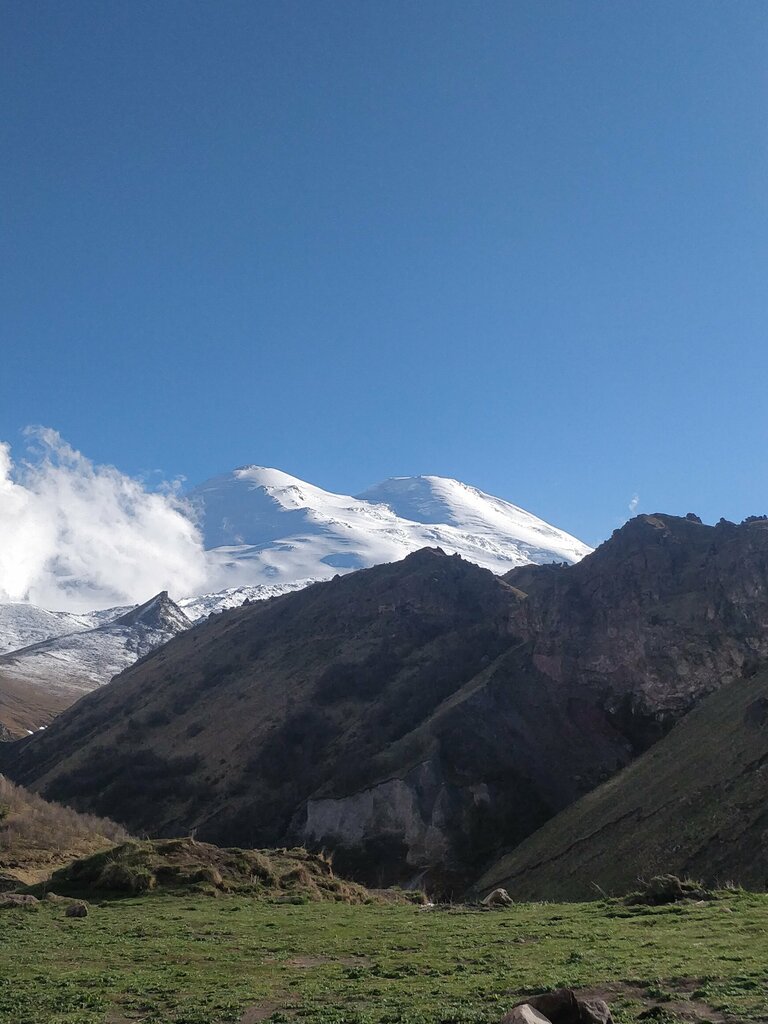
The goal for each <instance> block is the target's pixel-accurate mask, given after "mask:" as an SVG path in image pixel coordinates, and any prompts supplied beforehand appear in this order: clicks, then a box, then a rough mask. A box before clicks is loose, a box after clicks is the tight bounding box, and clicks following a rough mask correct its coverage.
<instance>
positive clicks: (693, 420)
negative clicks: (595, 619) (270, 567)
mask: <svg viewBox="0 0 768 1024" xmlns="http://www.w3.org/2000/svg"><path fill="white" fill-rule="evenodd" d="M0 12H1V15H2V31H0V47H1V49H0V103H1V104H2V119H1V122H2V127H1V128H0V137H1V139H2V150H3V153H4V154H5V159H4V160H3V161H2V167H1V168H0V204H1V209H2V221H1V222H0V258H1V259H2V275H1V277H0V355H2V363H1V364H0V366H1V367H2V370H1V373H2V376H1V377H0V439H3V440H7V441H10V442H11V443H12V444H13V445H14V450H16V451H19V452H20V450H21V438H20V433H19V432H20V430H21V428H23V427H24V426H26V425H27V424H31V423H42V424H46V425H48V426H51V427H54V428H56V429H57V430H59V431H60V432H61V433H62V434H63V435H64V437H65V438H66V439H67V440H68V441H70V442H71V443H72V444H73V445H75V446H76V447H77V448H79V449H81V450H82V451H83V452H84V453H85V454H87V455H88V456H90V457H91V458H93V459H95V460H96V461H100V462H109V463H113V464H115V465H117V466H118V467H119V468H120V469H122V470H124V471H126V472H129V473H131V474H139V473H145V472H149V471H154V470H159V471H160V473H161V474H162V475H165V476H168V477H173V476H176V475H179V474H182V475H184V476H186V477H187V478H188V479H189V481H190V482H191V483H197V482H199V481H201V480H202V479H204V478H206V477H208V476H211V475H213V474H215V473H218V472H223V471H225V470H227V469H230V468H232V467H234V466H236V465H240V464H243V463H259V464H263V465H275V466H278V467H280V468H282V469H284V470H286V471H288V472H291V473H294V474H296V475H297V476H301V477H304V478H305V479H309V480H311V481H312V482H315V483H317V484H319V485H321V486H324V487H327V488H329V489H336V490H340V491H345V492H355V491H357V490H361V489H363V488H364V487H366V486H367V485H369V484H372V483H374V482H376V481H378V480H380V479H383V478H385V477H387V476H391V475H405V474H416V473H438V474H442V475H447V476H456V477H458V478H460V479H463V480H465V481H467V482H469V483H474V484H476V485H477V486H480V487H482V488H483V489H485V490H488V491H491V492H492V493H496V494H499V495H501V496H503V497H506V498H509V499H511V500H512V501H515V502H517V503H518V504H522V505H524V506H525V507H528V508H530V509H531V510H532V511H534V512H535V513H537V514H538V515H541V516H543V517H544V518H546V519H549V520H550V521H553V522H555V523H556V524H558V525H560V526H562V527H563V528H565V529H569V530H570V531H571V532H573V533H575V534H577V535H578V536H580V537H582V538H583V539H584V540H586V541H588V542H593V543H594V542H596V541H599V540H600V539H602V538H603V537H605V536H607V535H608V534H609V533H610V531H611V530H612V529H613V528H614V527H615V526H617V525H618V524H619V523H620V522H621V521H622V520H623V519H624V518H626V516H627V515H628V514H629V513H628V505H629V503H630V500H631V499H632V497H633V495H635V494H637V495H638V496H639V505H638V508H639V509H640V510H641V511H655V510H667V511H672V512H679V513H685V512H687V511H689V510H693V511H696V512H698V513H699V514H701V515H702V516H703V517H704V518H705V519H708V520H716V519H717V518H719V517H720V516H721V515H724V516H726V517H728V518H734V519H740V518H742V517H743V516H745V515H747V514H749V513H762V512H766V511H768V478H767V477H766V472H765V459H766V448H767V443H768V412H767V411H766V402H765V394H766V383H768V331H767V328H768V288H766V282H767V281H768V274H767V271H768V258H767V257H768V233H767V232H766V227H767V226H768V217H767V212H768V191H767V190H766V182H767V181H768V177H767V174H766V171H767V170H768V160H767V159H766V153H767V146H766V142H767V131H766V128H767V123H768V62H766V60H765V55H766V52H767V47H768V6H767V5H766V4H765V3H763V2H762V0H761V2H752V0H740V2H739V3H727V2H708V0H693V2H687V0H675V2H673V3H649V2H646V0H643V2H632V0H622V2H621V3H605V2H602V0H601V2H591V0H573V2H559V0H515V2H509V0H504V2H494V0H483V2H474V0H466V2H462V3H456V2H453V0H423V2H417V3H414V2H412V0H407V2H400V0H380V2H379V0H364V2H360V0H355V2H348V0H332V2H331V0H305V2H291V0H284V2H277V0H275V2H265V3H254V2H250V0H249V2H243V3H240V2H234V0H223V2H206V3H199V2H195V0H184V2H175V0H163V2H160V3H156V2H152V3H143V2H139V0H133V2H131V3H128V4H125V3H123V2H120V3H117V2H113V0H99V2H98V3H96V2H93V3H91V2H87V0H78V2H77V3H73V4H61V3H59V2H58V0H57V2H46V0H36V2H34V3H7V2H5V3H3V4H2V6H1V7H0Z"/></svg>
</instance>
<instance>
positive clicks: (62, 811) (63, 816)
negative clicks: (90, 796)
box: [0, 775, 128, 888]
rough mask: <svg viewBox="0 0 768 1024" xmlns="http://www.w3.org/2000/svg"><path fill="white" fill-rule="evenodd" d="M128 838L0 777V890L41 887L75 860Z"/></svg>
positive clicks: (113, 827)
mask: <svg viewBox="0 0 768 1024" xmlns="http://www.w3.org/2000/svg"><path fill="white" fill-rule="evenodd" d="M127 838H128V836H127V833H126V831H125V829H123V828H122V827H121V826H119V825H116V824H115V823H114V822H112V821H105V820H103V819H101V818H95V817H94V816H93V815H83V814H77V813H76V812H75V811H73V810H71V809H70V808H68V807H62V806H60V805H58V804H52V803H49V802H48V801H47V800H43V799H42V798H41V797H39V796H38V795H37V794H36V793H30V792H29V791H28V790H26V789H24V787H23V786H15V785H14V784H13V783H12V782H11V781H10V780H9V779H6V778H4V777H3V776H2V775H0V888H4V887H8V886H9V885H10V884H11V879H14V878H16V879H18V881H19V882H20V883H24V884H31V883H34V882H38V881H41V880H42V879H44V878H47V877H48V875H50V873H51V872H52V871H53V870H55V869H56V868H60V867H62V866H63V865H65V864H69V863H70V862H71V861H72V860H74V859H75V858H77V857H85V856H87V855H89V854H91V853H95V852H96V851H98V850H104V849H108V848H109V847H111V846H113V845H114V844H115V843H120V842H124V841H125V840H126V839H127ZM3 878H4V879H5V880H6V883H3Z"/></svg>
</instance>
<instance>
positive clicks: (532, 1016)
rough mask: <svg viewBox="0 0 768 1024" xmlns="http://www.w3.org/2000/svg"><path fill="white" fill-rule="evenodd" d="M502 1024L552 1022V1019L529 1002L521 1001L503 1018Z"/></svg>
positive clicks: (549, 1023) (541, 1023) (544, 1023)
mask: <svg viewBox="0 0 768 1024" xmlns="http://www.w3.org/2000/svg"><path fill="white" fill-rule="evenodd" d="M501 1024H551V1021H550V1020H549V1018H548V1017H545V1016H544V1014H543V1013H539V1011H538V1010H536V1009H534V1007H533V1006H531V1005H530V1004H529V1003H520V1004H519V1005H518V1006H513V1007H512V1009H511V1010H510V1011H509V1013H506V1014H505V1015H504V1016H503V1017H502V1018H501Z"/></svg>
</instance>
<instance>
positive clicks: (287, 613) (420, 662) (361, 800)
mask: <svg viewBox="0 0 768 1024" xmlns="http://www.w3.org/2000/svg"><path fill="white" fill-rule="evenodd" d="M767 625H768V528H767V524H765V523H762V522H756V523H748V524H744V525H742V526H738V527H736V526H733V525H731V524H723V525H721V526H718V527H707V526H703V525H702V524H700V523H698V522H695V521H692V520H687V519H678V518H674V517H670V516H642V517H639V518H638V519H636V520H633V521H632V522H630V523H629V524H627V525H626V526H625V527H624V528H623V529H622V530H620V531H618V532H617V533H616V534H615V535H614V536H613V537H612V538H611V539H610V540H609V541H608V542H606V544H604V545H603V546H602V547H601V548H600V549H598V551H597V552H595V553H594V554H593V555H591V556H589V557H588V558H586V559H584V561H583V562H581V563H579V564H578V565H575V566H567V567H566V566H541V567H535V566H534V567H526V568H523V569H518V570H515V571H513V572H512V573H510V574H509V575H508V576H507V577H506V579H504V580H502V579H500V578H499V577H495V576H493V575H492V574H491V573H490V572H488V571H486V570H483V569H480V568H478V567H477V566H474V565H471V564H469V563H466V562H464V561H462V560H461V559H460V558H458V557H456V556H452V557H448V556H446V555H443V554H442V553H441V552H439V551H435V550H425V551H421V552H417V553H415V554H414V555H411V556H409V557H408V558H406V559H404V560H403V561H402V562H399V563H395V564H392V565H385V566H378V567H376V568H374V569H369V570H364V571H361V572H358V573H354V574H352V575H350V576H346V577H343V578H338V579H335V580H332V581H329V582H328V583H324V584H317V585H316V586H314V587H310V588H309V589H308V590H306V591H302V592H299V593H296V594H289V595H286V596H284V597H280V598H276V599H274V600H272V601H268V602H265V603H263V604H261V605H252V606H250V607H245V608H239V609H235V610H232V611H229V612H226V613H224V614H222V615H219V616H215V617H214V618H212V619H211V620H209V621H208V622H206V623H203V624H201V625H199V626H197V627H195V628H194V629H191V630H188V631H186V632H185V633H183V634H181V635H180V636H179V637H177V638H176V639H174V640H172V641H171V642H170V643H169V644H167V645H165V646H164V647H163V648H161V649H160V650H158V651H156V652H155V653H154V654H152V655H150V656H149V657H147V658H145V659H144V660H143V661H142V662H141V663H139V664H138V665H135V666H133V667H132V668H130V669H128V670H127V671H126V672H124V673H123V674H122V676H121V677H119V678H118V679H117V680H116V681H115V682H114V683H112V684H110V685H109V686H107V687H104V688H102V689H101V690H99V691H98V692H97V693H95V694H93V695H91V696H89V697H87V698H85V699H84V700H83V701H81V702H79V703H78V705H76V707H75V708H73V709H70V710H69V711H67V712H65V713H64V714H63V715H61V716H60V718H59V719H57V720H56V722H55V723H53V725H52V726H51V727H50V728H49V729H48V730H46V732H45V733H43V734H41V735H39V736H35V737H33V738H31V739H30V740H28V741H23V742H22V743H21V744H18V745H17V744H13V745H11V746H10V748H7V747H8V745H4V746H3V749H2V751H0V760H2V763H3V764H4V765H5V766H6V770H7V771H8V773H9V774H10V775H11V776H12V777H14V778H17V779H19V780H20V781H23V782H25V783H27V784H31V785H33V786H34V787H35V788H37V789H39V790H41V791H43V792H45V793H46V794H47V795H49V796H52V797H54V798H57V799H60V800H64V801H66V802H69V803H72V804H74V805H75V806H76V807H78V808H80V809H89V810H95V811H96V812H98V813H102V814H108V815H110V816H111V817H114V818H117V819H118V820H120V821H122V822H125V823H126V824H127V825H128V826H129V827H130V828H132V829H133V830H137V831H150V832H153V833H157V834H166V835H167V834H171V833H173V832H178V831H180V830H181V831H188V830H189V829H190V828H193V827H194V828H197V830H198V835H199V836H200V838H204V839H212V840H215V841H217V842H223V843H226V844H239V845H273V844H278V845H280V844H283V843H289V842H296V841H299V842H306V843H308V844H309V845H315V846H325V847H330V848H333V849H335V850H336V860H337V864H338V865H339V867H340V869H341V870H344V871H346V872H349V871H352V872H354V873H355V874H357V876H358V877H360V878H362V879H364V880H366V881H369V882H378V883H389V882H393V881H399V882H407V881H413V880H418V879H424V878H425V877H426V879H427V882H428V884H431V885H436V886H439V887H441V888H442V889H444V890H445V891H457V890H458V889H460V888H461V887H462V886H463V885H464V884H465V883H466V882H468V881H470V880H471V879H472V878H473V877H476V876H477V874H478V872H479V868H480V867H481V866H482V865H483V864H484V863H486V862H490V861H491V860H492V859H493V857H494V856H495V855H496V854H497V853H498V851H500V850H502V849H504V848H509V847H511V846H514V845H515V844H516V843H518V842H520V841H521V840H522V839H523V838H524V837H525V836H527V835H529V834H530V833H531V832H532V831H533V830H534V829H536V828H537V827H538V826H540V825H541V824H542V823H543V822H544V821H546V820H547V819H548V818H549V817H551V816H552V815H553V814H555V813H557V812H558V811H560V810H561V809H562V808H564V807H566V806H568V805H569V804H571V803H572V802H573V801H574V800H576V799H578V798H579V797H580V796H582V795H583V794H584V793H586V792H588V791H589V790H591V789H592V788H594V787H595V786H596V785H598V784H599V783H600V782H602V781H603V780H605V779H607V778H609V777H610V776H612V775H613V774H615V772H616V771H617V770H618V769H619V768H621V767H622V766H624V765H626V764H627V763H628V762H629V761H630V760H632V759H633V757H635V756H636V754H637V753H639V752H641V751H642V750H644V749H645V748H647V747H648V746H649V745H650V743H652V742H653V741H654V740H655V739H656V738H657V737H659V736H660V735H662V734H663V733H664V732H665V731H666V730H668V728H669V727H670V726H671V724H672V723H674V722H675V721H676V720H677V719H679V718H680V716H681V715H682V714H683V713H684V712H685V711H686V710H687V709H688V708H689V707H690V706H691V705H692V704H694V703H696V702H697V701H698V700H699V699H700V698H701V697H702V696H703V695H704V694H706V693H708V692H710V691H711V690H713V689H717V688H718V687H719V686H721V685H722V684H723V683H725V682H729V681H733V680H738V679H739V678H740V677H741V675H742V674H745V673H747V672H748V671H751V668H752V666H754V665H755V664H757V663H758V662H760V661H761V660H763V659H766V658H768V629H766V626H767Z"/></svg>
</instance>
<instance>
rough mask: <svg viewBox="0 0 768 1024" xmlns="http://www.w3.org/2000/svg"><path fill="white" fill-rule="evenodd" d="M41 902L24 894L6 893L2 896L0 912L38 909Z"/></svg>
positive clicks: (0, 898)
mask: <svg viewBox="0 0 768 1024" xmlns="http://www.w3.org/2000/svg"><path fill="white" fill-rule="evenodd" d="M39 902H40V900H38V899H37V898H36V897H35V896H27V895H25V894H24V893H18V892H6V893H3V894H2V895H0V910H11V909H13V908H14V907H23V908H25V909H27V910H28V909H30V908H32V907H36V906H37V905H38V903H39Z"/></svg>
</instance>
